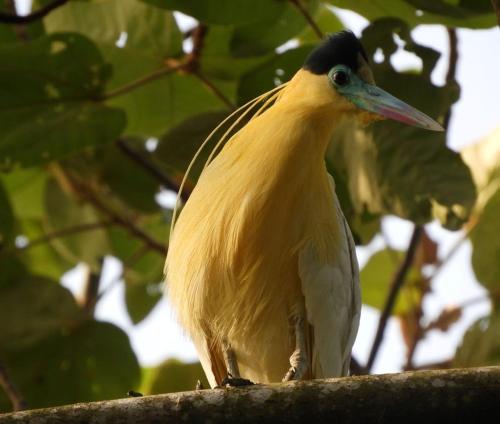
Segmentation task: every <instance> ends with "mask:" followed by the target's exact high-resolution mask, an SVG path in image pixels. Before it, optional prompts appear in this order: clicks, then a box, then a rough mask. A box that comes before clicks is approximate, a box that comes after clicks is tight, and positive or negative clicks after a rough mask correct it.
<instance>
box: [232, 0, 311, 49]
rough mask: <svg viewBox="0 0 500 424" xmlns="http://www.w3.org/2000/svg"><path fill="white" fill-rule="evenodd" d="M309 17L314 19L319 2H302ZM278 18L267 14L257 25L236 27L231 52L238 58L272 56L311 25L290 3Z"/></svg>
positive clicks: (285, 3) (285, 4)
mask: <svg viewBox="0 0 500 424" xmlns="http://www.w3.org/2000/svg"><path fill="white" fill-rule="evenodd" d="M302 3H303V6H304V7H305V8H306V10H307V11H308V13H309V14H310V15H312V16H315V15H316V14H317V13H318V12H319V0H308V1H305V2H304V1H303V2H302ZM282 4H283V5H284V6H285V7H284V9H283V11H282V12H281V13H280V14H279V15H277V16H274V15H271V14H268V15H267V17H266V19H264V20H262V21H261V22H259V23H258V24H247V25H242V26H239V27H236V28H235V29H234V32H233V35H232V38H231V52H232V54H233V55H236V56H254V55H259V54H265V53H269V52H272V51H273V50H274V49H275V48H276V47H279V46H280V45H282V44H283V43H285V42H287V41H288V40H290V38H292V37H295V36H297V35H299V34H300V33H301V32H303V31H304V30H305V29H306V28H307V26H308V23H307V21H306V19H305V18H304V16H302V14H301V13H300V12H299V11H298V10H297V8H296V7H294V6H293V4H292V3H291V2H289V1H285V2H282Z"/></svg>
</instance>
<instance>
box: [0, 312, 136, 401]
mask: <svg viewBox="0 0 500 424" xmlns="http://www.w3.org/2000/svg"><path fill="white" fill-rule="evenodd" d="M3 359H4V361H5V364H6V366H7V367H8V369H9V371H10V373H11V376H12V380H13V381H15V382H16V385H17V386H18V387H19V389H20V391H21V392H22V393H23V395H24V396H25V397H26V399H27V402H28V405H29V406H30V408H40V407H48V406H54V405H63V404H69V403H76V402H91V401H97V400H107V399H113V398H120V397H124V396H125V394H126V393H127V391H128V390H131V389H136V388H137V385H138V383H139V378H140V370H139V365H138V363H137V359H136V357H135V355H134V352H133V351H132V349H131V347H130V342H129V339H128V337H127V335H126V334H125V333H124V332H123V331H122V330H120V329H119V328H117V327H115V326H114V325H112V324H108V323H104V322H96V321H87V322H84V323H82V324H80V325H78V326H76V327H74V328H72V329H71V330H69V331H60V332H58V334H54V335H52V336H50V337H47V338H45V339H43V340H41V341H40V342H39V343H37V344H35V345H33V346H31V347H29V348H26V349H22V350H9V351H6V352H3ZM0 396H1V395H0ZM8 407H9V406H8V401H7V400H6V399H5V398H1V397H0V409H2V410H6V409H7V408H8Z"/></svg>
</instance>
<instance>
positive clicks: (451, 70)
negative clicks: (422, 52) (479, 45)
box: [405, 27, 468, 369]
mask: <svg viewBox="0 0 500 424" xmlns="http://www.w3.org/2000/svg"><path fill="white" fill-rule="evenodd" d="M446 31H447V34H448V45H449V50H450V55H449V59H448V71H447V72H446V84H447V85H448V84H456V73H457V62H458V37H457V31H456V29H455V28H451V27H448V28H446ZM451 114H452V107H451V106H450V108H449V109H448V111H447V112H446V115H445V117H444V121H443V127H444V128H445V130H446V131H447V130H448V127H449V125H450V119H451ZM467 235H468V233H467ZM463 240H464V239H461V240H459V243H457V244H455V246H454V247H453V248H452V249H451V251H450V252H449V253H448V255H447V256H446V257H445V259H444V260H443V261H440V262H439V263H438V264H437V265H436V268H435V270H434V273H433V275H432V276H431V277H430V278H429V279H428V281H432V280H433V279H434V278H435V277H436V275H437V274H438V273H439V272H440V270H441V269H442V267H443V264H444V263H446V262H447V261H448V260H449V259H450V258H451V256H453V255H454V254H455V253H456V251H457V250H458V248H459V247H460V245H461V244H462V242H463ZM421 302H422V300H421ZM420 310H421V309H420ZM426 331H427V330H426V329H425V328H422V326H421V325H420V318H418V320H417V329H416V332H415V338H414V340H413V342H412V344H411V346H410V348H409V350H408V353H407V356H406V365H405V369H412V368H413V357H414V355H415V352H416V350H417V345H418V343H419V342H420V341H421V340H422V339H423V338H424V337H425V334H426Z"/></svg>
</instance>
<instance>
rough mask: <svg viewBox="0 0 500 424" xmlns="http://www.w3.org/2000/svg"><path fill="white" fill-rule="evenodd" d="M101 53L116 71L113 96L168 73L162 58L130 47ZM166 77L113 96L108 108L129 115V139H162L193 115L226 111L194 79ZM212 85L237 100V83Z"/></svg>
mask: <svg viewBox="0 0 500 424" xmlns="http://www.w3.org/2000/svg"><path fill="white" fill-rule="evenodd" d="M102 50H103V51H104V53H105V56H106V57H107V59H108V60H110V61H111V63H112V64H113V67H114V70H115V73H114V75H113V79H112V80H111V82H110V85H109V87H108V90H109V92H110V93H113V92H115V90H121V89H122V88H123V87H126V86H128V84H130V83H131V82H135V81H138V80H144V79H146V80H147V79H148V78H149V77H150V76H151V75H156V74H157V73H158V72H161V73H163V72H164V70H165V69H166V68H165V65H164V64H163V59H162V58H161V57H155V56H151V55H149V54H147V53H146V52H142V51H140V50H133V49H131V48H128V47H124V48H123V49H116V48H109V49H107V48H105V47H102ZM167 74H168V75H163V76H162V77H161V78H153V79H152V80H150V81H148V82H147V83H145V84H143V85H140V86H139V87H137V88H135V89H133V90H130V91H126V92H124V93H122V94H120V95H114V94H112V98H111V99H110V100H108V102H107V103H108V104H109V105H111V106H115V107H120V108H122V109H124V110H125V111H126V113H127V120H128V124H127V129H126V133H127V135H130V136H139V137H144V138H148V137H160V136H161V135H163V134H164V133H165V132H166V131H168V130H169V129H170V128H172V127H173V126H175V125H177V124H179V123H180V122H182V121H183V120H184V119H186V118H187V117H189V116H191V115H194V114H196V113H203V112H208V111H213V110H220V109H221V108H226V107H227V106H226V104H225V103H224V102H223V101H222V100H221V99H219V98H218V97H217V96H215V95H214V94H213V93H212V91H210V89H209V88H208V87H206V86H205V84H204V83H203V82H202V81H201V80H200V79H199V78H197V77H195V76H194V75H181V74H177V73H173V72H171V73H168V72H167ZM211 82H212V83H213V84H215V85H216V86H217V88H218V89H219V90H221V91H222V92H223V93H224V95H225V96H226V97H228V98H229V99H230V100H232V99H233V98H234V91H235V88H236V85H235V83H234V82H231V81H216V80H212V81H211Z"/></svg>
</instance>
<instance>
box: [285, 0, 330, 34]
mask: <svg viewBox="0 0 500 424" xmlns="http://www.w3.org/2000/svg"><path fill="white" fill-rule="evenodd" d="M290 3H292V4H293V5H294V6H295V7H296V8H297V10H298V11H299V12H300V13H301V14H302V16H304V19H305V20H306V21H307V23H308V24H309V26H310V27H311V29H312V30H313V31H314V33H315V34H316V35H317V36H318V38H319V39H320V40H322V39H323V37H324V34H323V32H322V31H321V29H320V28H319V26H318V24H317V23H316V22H315V21H314V19H313V17H312V16H311V15H310V13H309V12H308V11H307V9H306V8H305V7H304V6H303V5H302V3H301V2H300V0H290Z"/></svg>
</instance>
